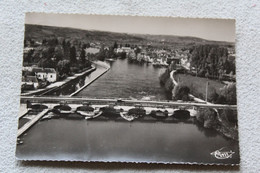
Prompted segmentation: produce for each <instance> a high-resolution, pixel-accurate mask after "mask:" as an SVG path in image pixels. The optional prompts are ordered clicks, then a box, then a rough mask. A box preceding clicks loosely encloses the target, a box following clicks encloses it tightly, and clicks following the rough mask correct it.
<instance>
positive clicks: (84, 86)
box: [70, 61, 110, 97]
mask: <svg viewBox="0 0 260 173" xmlns="http://www.w3.org/2000/svg"><path fill="white" fill-rule="evenodd" d="M93 63H94V64H96V65H97V66H101V67H102V68H104V71H102V72H101V73H100V74H99V75H97V76H96V77H95V78H92V79H91V80H90V81H88V82H87V83H85V85H83V86H82V87H80V88H79V89H78V90H77V91H75V92H73V93H71V94H70V97H72V96H75V95H76V94H78V93H79V92H80V91H82V90H83V89H84V88H86V87H87V86H89V85H90V84H91V83H93V82H94V81H95V80H97V79H98V78H100V77H101V76H102V75H103V74H105V73H106V72H107V71H108V70H109V69H110V66H109V65H108V64H106V63H104V62H102V61H96V62H93Z"/></svg>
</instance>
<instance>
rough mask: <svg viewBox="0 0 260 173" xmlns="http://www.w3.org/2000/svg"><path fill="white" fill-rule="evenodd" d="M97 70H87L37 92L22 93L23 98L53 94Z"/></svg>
mask: <svg viewBox="0 0 260 173" xmlns="http://www.w3.org/2000/svg"><path fill="white" fill-rule="evenodd" d="M95 70H96V67H94V66H91V68H90V69H88V70H86V71H84V72H82V73H77V74H74V75H73V76H69V77H67V78H66V79H64V80H63V81H57V82H54V83H52V84H50V85H48V86H47V87H46V88H41V89H36V90H33V91H28V92H26V93H22V94H21V96H30V95H44V94H46V93H48V92H51V91H52V90H54V89H58V88H60V87H62V86H64V85H65V84H67V83H69V82H71V81H72V80H75V79H77V78H79V77H81V76H84V75H86V74H87V73H91V72H92V71H95Z"/></svg>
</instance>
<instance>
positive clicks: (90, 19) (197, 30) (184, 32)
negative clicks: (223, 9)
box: [25, 13, 235, 42]
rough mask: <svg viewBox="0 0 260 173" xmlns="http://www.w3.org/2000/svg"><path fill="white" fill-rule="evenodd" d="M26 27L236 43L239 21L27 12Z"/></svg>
mask: <svg viewBox="0 0 260 173" xmlns="http://www.w3.org/2000/svg"><path fill="white" fill-rule="evenodd" d="M25 23H26V24H37V25H48V26H60V27H70V28H79V29H86V30H100V31H111V32H124V33H137V34H152V35H177V36H194V37H200V38H204V39H207V40H215V41H228V42H235V20H226V19H192V18H172V17H135V16H109V15H81V14H48V13H27V14H26V17H25Z"/></svg>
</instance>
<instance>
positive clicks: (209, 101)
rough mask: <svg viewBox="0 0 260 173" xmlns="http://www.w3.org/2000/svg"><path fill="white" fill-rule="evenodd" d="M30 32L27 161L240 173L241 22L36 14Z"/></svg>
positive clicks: (22, 125) (24, 79) (20, 147)
mask: <svg viewBox="0 0 260 173" xmlns="http://www.w3.org/2000/svg"><path fill="white" fill-rule="evenodd" d="M24 29H25V33H24V47H23V63H22V73H21V74H22V76H21V93H20V108H19V120H18V131H17V141H16V158H17V159H18V160H26V161H28V160H29V161H30V160H41V161H83V162H134V163H165V164H200V165H209V164H210V165H239V163H240V153H239V137H238V136H239V135H238V112H237V93H236V48H235V40H236V32H235V31H236V29H235V20H234V19H209V18H174V17H145V16H115V15H84V14H54V13H26V17H25V28H24ZM21 58H22V57H21Z"/></svg>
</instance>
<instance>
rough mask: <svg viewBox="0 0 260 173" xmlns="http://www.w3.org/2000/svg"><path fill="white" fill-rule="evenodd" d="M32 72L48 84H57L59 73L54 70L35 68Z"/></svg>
mask: <svg viewBox="0 0 260 173" xmlns="http://www.w3.org/2000/svg"><path fill="white" fill-rule="evenodd" d="M32 72H34V73H35V76H36V77H37V78H38V79H40V80H46V81H48V82H56V80H57V72H56V71H55V69H54V68H33V69H32Z"/></svg>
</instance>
